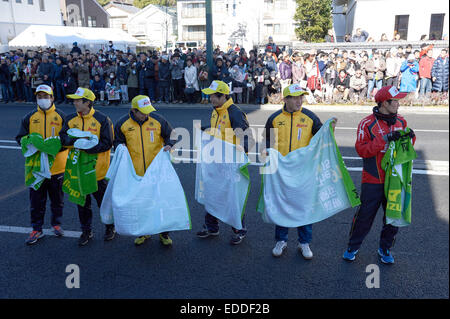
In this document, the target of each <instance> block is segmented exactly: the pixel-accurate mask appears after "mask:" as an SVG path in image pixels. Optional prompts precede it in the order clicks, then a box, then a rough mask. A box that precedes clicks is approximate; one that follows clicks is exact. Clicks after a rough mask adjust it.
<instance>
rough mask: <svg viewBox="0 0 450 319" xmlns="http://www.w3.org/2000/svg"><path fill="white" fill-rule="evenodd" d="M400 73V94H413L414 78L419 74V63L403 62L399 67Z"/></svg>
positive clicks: (415, 82)
mask: <svg viewBox="0 0 450 319" xmlns="http://www.w3.org/2000/svg"><path fill="white" fill-rule="evenodd" d="M410 66H411V67H410ZM400 72H402V80H401V83H400V92H408V93H409V92H414V91H415V90H416V88H417V80H416V76H417V73H418V72H419V63H417V61H414V62H413V63H408V61H405V62H403V64H402V66H401V67H400Z"/></svg>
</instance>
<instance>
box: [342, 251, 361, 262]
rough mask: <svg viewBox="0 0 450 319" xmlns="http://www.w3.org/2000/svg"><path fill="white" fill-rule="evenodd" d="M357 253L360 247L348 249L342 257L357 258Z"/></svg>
mask: <svg viewBox="0 0 450 319" xmlns="http://www.w3.org/2000/svg"><path fill="white" fill-rule="evenodd" d="M357 253H358V249H357V250H353V251H350V250H349V249H347V250H346V251H345V252H344V255H343V256H342V258H344V259H345V260H347V261H353V260H355V258H356V254H357Z"/></svg>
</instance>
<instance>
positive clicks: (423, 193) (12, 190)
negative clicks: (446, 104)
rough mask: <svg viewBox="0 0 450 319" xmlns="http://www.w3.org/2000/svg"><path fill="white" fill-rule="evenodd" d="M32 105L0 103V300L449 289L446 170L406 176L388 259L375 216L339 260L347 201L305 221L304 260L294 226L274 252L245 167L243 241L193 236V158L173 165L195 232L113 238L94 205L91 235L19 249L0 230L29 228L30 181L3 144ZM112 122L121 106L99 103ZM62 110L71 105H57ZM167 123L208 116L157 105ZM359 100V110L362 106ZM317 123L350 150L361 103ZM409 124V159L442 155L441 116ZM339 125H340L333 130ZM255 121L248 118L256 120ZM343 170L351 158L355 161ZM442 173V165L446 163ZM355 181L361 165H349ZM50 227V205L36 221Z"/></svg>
mask: <svg viewBox="0 0 450 319" xmlns="http://www.w3.org/2000/svg"><path fill="white" fill-rule="evenodd" d="M33 108H34V107H33V106H31V105H12V104H8V105H1V104H0V140H1V141H0V160H1V163H2V165H3V169H2V171H1V172H0V180H1V184H0V258H1V260H2V262H1V263H0V298H171V299H172V298H181V299H185V298H189V299H191V298H206V299H208V298H225V299H229V298H281V299H285V298H286V299H291V298H295V299H297V298H298V299H300V298H346V299H352V298H387V299H391V298H448V296H449V294H448V287H449V284H448V283H449V276H448V272H449V265H448V263H449V258H448V257H449V255H448V253H449V237H448V234H449V213H448V212H449V209H448V208H449V202H448V192H449V179H448V178H449V177H448V173H447V175H431V174H415V175H414V176H413V204H412V205H413V223H412V225H411V226H409V227H405V228H402V229H400V231H399V234H398V236H397V240H396V243H395V246H394V248H393V254H394V256H395V258H396V263H395V265H393V266H385V265H383V264H381V262H380V261H379V258H378V257H377V254H376V250H377V248H378V241H379V234H380V231H381V225H382V214H381V211H379V216H378V217H377V219H376V221H375V223H374V225H373V227H372V231H371V232H370V233H369V235H368V237H367V238H366V240H365V242H364V244H363V246H362V247H361V250H360V253H359V254H358V256H357V260H356V261H355V262H354V263H347V262H345V261H344V260H342V258H341V256H342V253H343V251H344V250H345V248H346V243H347V240H348V233H349V231H350V225H351V221H352V218H353V215H354V213H355V212H356V209H348V210H346V211H343V212H341V213H339V214H337V215H335V216H333V217H331V218H329V219H327V220H325V221H323V222H320V223H317V224H315V225H314V226H313V241H312V243H311V249H312V251H313V253H314V259H313V260H311V261H305V260H303V259H302V257H301V256H300V254H299V253H298V252H297V250H296V246H297V245H296V232H295V231H294V230H291V231H290V238H289V242H288V249H287V253H286V254H285V255H283V256H282V257H281V258H274V257H272V255H271V250H272V248H273V246H274V244H275V240H274V225H270V224H266V223H264V222H263V221H262V219H261V217H260V216H259V213H258V212H256V203H257V199H258V195H259V187H260V176H259V173H258V168H257V167H255V166H253V167H251V168H250V170H249V171H250V176H251V185H252V186H251V193H250V197H249V199H248V204H247V226H248V229H249V232H248V236H247V238H246V239H245V240H244V241H243V242H242V244H241V245H239V246H232V245H230V244H229V240H230V237H231V229H230V227H229V226H227V225H224V224H221V229H220V231H221V234H220V236H218V237H217V238H211V239H209V238H208V239H203V240H202V239H198V238H197V237H196V236H195V232H196V231H197V230H199V229H200V228H201V226H202V224H203V218H204V209H203V207H202V206H201V205H200V204H198V203H197V202H196V201H195V199H194V188H195V165H194V164H185V163H184V164H176V165H175V169H176V171H177V173H178V175H179V177H180V180H181V183H182V185H183V187H184V190H185V193H186V196H187V199H188V203H189V208H190V212H191V218H192V225H193V229H192V230H191V231H180V232H173V233H172V235H171V237H172V239H173V241H174V245H173V247H171V248H166V247H163V246H162V245H161V244H160V243H159V241H158V239H157V238H156V236H153V238H152V239H151V240H150V241H148V242H147V243H145V244H144V245H143V246H141V247H135V246H134V244H133V240H134V238H131V237H124V236H120V235H119V236H117V238H116V239H114V240H113V241H111V242H104V241H103V231H104V228H103V225H102V224H101V222H100V218H99V216H98V208H97V207H95V205H94V213H95V215H94V220H93V230H94V240H93V242H92V243H90V244H89V245H88V246H86V247H82V248H80V247H78V246H77V238H73V237H65V238H56V237H54V236H46V237H45V238H43V239H42V240H41V241H40V242H39V243H38V244H37V245H34V246H31V247H30V246H26V245H25V244H24V241H25V239H26V237H27V234H24V233H18V232H6V231H4V230H1V229H2V228H1V227H2V226H3V228H4V226H16V227H29V219H30V217H29V200H28V190H27V189H26V188H25V187H24V181H23V170H24V168H23V167H24V160H23V157H22V156H21V154H20V151H19V150H17V149H10V148H2V147H1V146H16V145H15V144H13V143H9V142H8V141H13V139H14V136H15V135H16V133H17V131H18V128H19V123H20V120H21V118H22V117H23V116H24V115H25V114H26V113H27V112H29V111H31V110H32V109H33ZM99 109H101V110H102V111H103V112H105V113H106V114H108V115H109V116H110V117H111V119H112V120H113V122H115V121H116V120H117V119H118V118H119V117H120V116H122V115H123V114H124V113H125V112H127V110H126V109H125V108H109V107H102V108H99ZM62 110H63V111H64V112H66V113H70V112H72V111H73V109H72V108H71V107H62ZM159 112H160V113H161V114H162V115H164V116H165V117H166V118H167V119H168V120H169V121H170V123H171V124H172V125H173V126H174V127H185V128H187V129H188V130H190V131H191V130H192V120H193V119H200V120H202V123H207V122H208V119H209V114H210V109H208V107H205V108H204V109H198V108H196V109H186V108H176V109H170V108H165V109H161V110H160V111H159ZM272 112H273V111H267V110H254V111H251V112H248V117H249V121H250V123H251V125H264V124H265V121H266V119H267V118H268V116H269V115H270V114H271V113H272ZM369 112H370V110H369V109H368V110H367V112H365V114H369ZM316 113H317V115H318V116H319V117H320V118H321V119H322V121H323V122H324V121H325V120H326V119H328V118H329V117H331V116H336V117H338V120H339V122H338V129H337V130H336V139H337V142H338V145H339V146H340V149H341V153H342V155H343V156H344V157H357V154H356V152H355V150H354V141H355V136H356V127H357V124H358V122H359V121H360V120H361V119H362V118H363V117H364V116H365V114H364V112H361V113H358V112H339V113H334V112H320V111H316ZM405 117H406V119H407V120H408V124H409V126H410V127H412V128H413V129H414V130H415V131H416V135H417V144H416V151H417V152H418V155H419V160H422V161H424V160H427V161H430V160H431V161H439V162H440V163H444V164H445V163H447V167H448V160H449V158H448V156H449V155H448V151H449V135H448V126H449V119H448V113H446V114H445V113H444V114H428V113H427V114H407V115H405ZM339 127H341V128H339ZM256 128H257V127H256ZM346 164H347V166H348V167H360V166H361V161H360V160H357V159H353V160H352V159H349V160H346ZM447 170H448V168H447ZM350 175H351V177H352V178H353V181H354V182H355V185H356V186H357V188H358V189H359V187H360V179H361V172H359V171H350ZM65 203H66V205H65V209H64V217H63V228H64V229H65V230H70V231H79V230H80V229H79V228H80V227H79V222H78V214H77V210H76V206H75V205H74V204H72V203H70V202H68V201H67V198H66V202H65ZM49 227H50V210H49V207H48V212H47V215H46V221H45V225H44V228H49ZM69 264H76V265H78V266H79V269H80V278H81V281H80V288H79V289H68V288H66V285H65V283H66V277H67V276H68V275H69V274H68V273H66V266H67V265H69ZM371 264H375V265H377V266H379V269H380V288H374V289H368V288H367V287H366V278H367V276H368V275H369V273H366V267H367V266H368V265H371Z"/></svg>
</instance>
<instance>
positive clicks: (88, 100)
mask: <svg viewBox="0 0 450 319" xmlns="http://www.w3.org/2000/svg"><path fill="white" fill-rule="evenodd" d="M67 97H68V98H70V99H73V100H74V103H73V104H74V106H75V109H76V113H73V114H71V115H68V116H67V122H66V123H65V125H64V127H63V128H62V129H61V132H60V133H59V136H60V138H61V143H62V145H63V146H66V147H67V148H71V147H73V144H74V142H75V140H76V139H74V138H71V137H70V136H68V134H67V130H69V129H71V128H77V129H79V130H81V131H87V132H90V133H92V134H94V135H97V137H98V140H99V142H98V144H97V145H96V146H94V147H92V148H90V149H86V150H84V151H85V152H86V153H89V154H98V157H97V164H96V166H95V171H96V176H97V184H98V190H97V192H95V193H93V194H92V195H93V196H94V198H95V200H96V201H97V205H98V207H100V206H101V204H102V200H103V196H104V195H105V191H106V187H107V185H108V182H107V181H106V179H105V176H106V172H107V171H108V168H109V163H110V153H111V148H112V146H113V140H114V132H113V125H112V122H111V119H110V118H109V117H108V116H106V115H105V114H103V113H102V112H99V111H97V110H95V109H94V107H93V105H94V100H95V94H94V93H93V92H92V91H91V90H89V89H86V88H78V89H77V91H76V92H75V93H74V94H70V95H67ZM77 207H78V216H79V218H80V223H81V230H82V234H81V236H80V239H79V241H78V244H79V245H80V246H84V245H86V244H87V243H88V242H89V240H90V239H92V237H93V234H92V230H91V224H92V208H91V196H90V195H87V196H86V203H85V205H84V206H80V205H77ZM115 233H116V231H115V228H114V224H111V225H106V230H105V236H104V240H105V241H109V240H112V239H113V238H114V236H115Z"/></svg>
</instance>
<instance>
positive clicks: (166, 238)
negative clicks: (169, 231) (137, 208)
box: [159, 234, 172, 246]
mask: <svg viewBox="0 0 450 319" xmlns="http://www.w3.org/2000/svg"><path fill="white" fill-rule="evenodd" d="M159 240H160V241H161V243H162V244H163V245H164V246H171V245H172V239H170V237H169V235H163V234H159Z"/></svg>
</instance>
